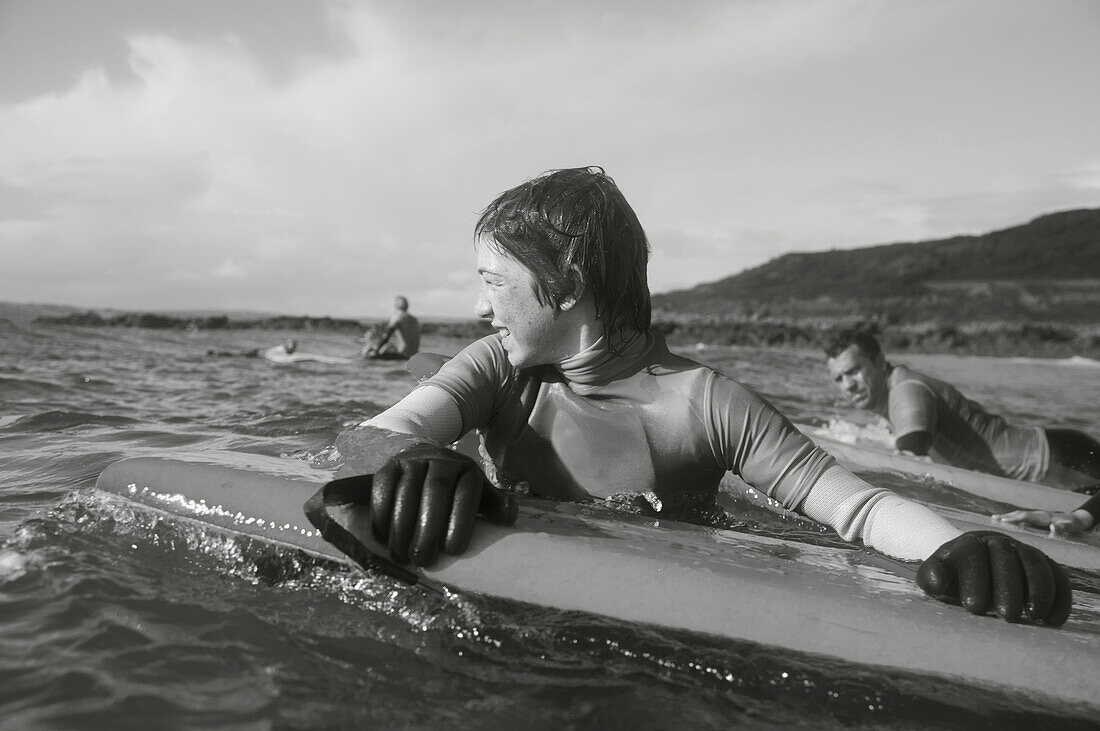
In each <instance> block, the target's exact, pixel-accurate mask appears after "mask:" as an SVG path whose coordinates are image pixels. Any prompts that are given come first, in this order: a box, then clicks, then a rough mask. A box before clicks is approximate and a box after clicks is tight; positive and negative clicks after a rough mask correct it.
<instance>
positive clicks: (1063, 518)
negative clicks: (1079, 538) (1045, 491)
mask: <svg viewBox="0 0 1100 731" xmlns="http://www.w3.org/2000/svg"><path fill="white" fill-rule="evenodd" d="M1091 519H1092V516H1091V515H1089V514H1088V513H1086V512H1085V511H1083V510H1077V511H1074V512H1072V513H1052V512H1050V511H1049V510H1013V511H1012V512H1011V513H999V514H997V515H994V516H993V520H999V521H1001V522H1002V523H1011V524H1012V525H1029V526H1031V527H1032V528H1048V529H1049V530H1050V534H1051V535H1052V536H1054V535H1064V536H1075V535H1078V534H1080V533H1083V532H1084V531H1086V530H1088V529H1089V528H1091V527H1092V520H1091Z"/></svg>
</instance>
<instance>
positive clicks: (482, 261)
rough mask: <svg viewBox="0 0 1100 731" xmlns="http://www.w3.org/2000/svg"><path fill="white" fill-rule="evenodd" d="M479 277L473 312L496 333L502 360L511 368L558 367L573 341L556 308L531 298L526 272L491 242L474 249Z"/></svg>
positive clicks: (532, 286)
mask: <svg viewBox="0 0 1100 731" xmlns="http://www.w3.org/2000/svg"><path fill="white" fill-rule="evenodd" d="M477 271H478V274H480V275H481V289H480V291H479V292H478V298H477V305H476V307H475V312H476V314H477V316H478V317H481V318H484V319H486V320H489V323H490V324H491V325H492V326H493V327H494V328H496V330H497V332H499V333H500V336H501V343H502V344H503V345H504V350H505V352H507V354H508V361H509V362H510V363H511V364H512V366H513V367H515V368H530V367H532V366H538V365H547V364H551V363H559V362H561V361H562V360H564V359H565V358H568V357H569V356H571V355H573V354H574V353H573V352H572V349H571V347H570V345H569V344H570V343H571V342H575V340H576V338H575V337H571V336H572V335H573V334H572V333H571V328H570V326H568V325H567V324H566V323H565V322H564V321H563V318H560V317H559V315H560V314H561V313H560V312H559V311H558V309H557V308H556V307H554V306H553V305H550V304H541V303H540V302H539V301H538V299H537V298H536V297H535V281H534V277H533V275H532V274H531V270H529V269H528V268H527V267H525V266H523V265H522V264H520V263H519V262H518V261H517V260H516V259H514V258H513V257H512V256H510V255H508V254H506V253H504V252H503V251H501V250H500V249H499V248H498V247H497V246H496V244H494V243H493V241H491V240H486V239H482V240H481V241H479V242H478V246H477Z"/></svg>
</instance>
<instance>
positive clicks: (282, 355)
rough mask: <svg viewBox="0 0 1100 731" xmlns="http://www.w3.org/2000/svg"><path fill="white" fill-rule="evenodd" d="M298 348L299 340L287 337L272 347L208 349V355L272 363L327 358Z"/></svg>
mask: <svg viewBox="0 0 1100 731" xmlns="http://www.w3.org/2000/svg"><path fill="white" fill-rule="evenodd" d="M297 350H298V341H297V340H295V339H294V338H287V339H286V340H284V341H283V342H281V343H279V344H278V345H275V346H272V347H270V348H264V349H261V348H253V349H252V350H208V351H206V354H207V355H208V356H217V357H223V358H224V357H230V358H264V359H266V360H270V361H271V362H272V363H295V362H299V361H307V360H317V359H322V358H326V357H327V356H314V355H308V354H305V353H295V351H297ZM338 360H340V361H341V362H345V363H346V362H347V358H340V359H338Z"/></svg>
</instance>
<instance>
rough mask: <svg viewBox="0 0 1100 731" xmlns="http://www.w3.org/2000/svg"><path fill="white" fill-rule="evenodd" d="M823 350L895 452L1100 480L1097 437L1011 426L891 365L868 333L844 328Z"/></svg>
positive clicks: (1021, 473)
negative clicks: (881, 420) (885, 427)
mask: <svg viewBox="0 0 1100 731" xmlns="http://www.w3.org/2000/svg"><path fill="white" fill-rule="evenodd" d="M825 355H826V356H828V367H829V374H830V375H831V376H832V378H833V382H834V383H836V385H837V388H839V389H840V390H841V392H842V393H843V394H844V395H845V396H846V397H847V398H848V400H849V401H851V402H852V403H853V404H854V405H855V406H858V407H859V408H861V409H866V410H867V411H870V412H872V413H875V414H878V415H879V416H883V417H886V419H887V420H888V421H889V422H890V429H891V431H892V432H893V434H894V440H895V442H894V444H895V446H896V447H897V449H898V450H900V451H903V452H910V453H912V454H915V455H920V456H924V455H928V456H930V457H932V459H933V460H935V461H936V462H942V463H944V464H949V465H954V466H956V467H962V468H965V469H969V470H975V471H978V472H985V473H987V474H992V475H998V476H1000V477H1009V478H1012V479H1015V480H1026V481H1028V482H1038V483H1041V484H1044V485H1049V486H1051V487H1060V488H1067V489H1081V488H1087V487H1088V486H1092V485H1096V483H1098V482H1100V443H1098V442H1097V441H1096V440H1095V439H1093V438H1092V437H1090V436H1088V435H1087V434H1084V433H1082V432H1079V431H1077V430H1075V429H1060V428H1050V427H1039V426H1034V427H1017V426H1012V425H1011V424H1009V423H1008V422H1006V421H1005V420H1004V419H1003V418H1002V417H1000V416H997V415H996V414H990V413H989V412H988V411H986V410H985V409H984V408H982V407H981V405H979V404H977V403H975V402H973V401H971V400H970V399H968V398H966V397H965V396H963V395H962V394H961V393H959V391H958V389H956V388H955V387H954V386H951V385H950V384H947V383H944V382H943V381H939V380H937V379H935V378H931V377H929V376H926V375H924V374H923V373H918V372H916V371H914V370H912V369H911V368H908V367H906V366H903V365H898V366H894V365H891V364H890V363H889V362H888V361H887V360H886V357H885V356H884V355H883V353H882V349H881V347H880V346H879V344H878V341H877V340H875V339H874V338H873V337H871V336H870V335H868V334H867V333H862V332H847V333H843V334H841V335H840V336H839V337H837V338H836V339H834V341H833V342H832V343H830V344H829V345H828V347H826V348H825Z"/></svg>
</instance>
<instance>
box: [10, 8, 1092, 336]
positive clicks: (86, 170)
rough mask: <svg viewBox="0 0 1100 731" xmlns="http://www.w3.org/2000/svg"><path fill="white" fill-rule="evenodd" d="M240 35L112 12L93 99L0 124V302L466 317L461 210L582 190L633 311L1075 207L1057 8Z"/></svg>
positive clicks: (50, 105)
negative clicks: (594, 182)
mask: <svg viewBox="0 0 1100 731" xmlns="http://www.w3.org/2000/svg"><path fill="white" fill-rule="evenodd" d="M246 5H247V6H248V7H252V6H250V5H248V4H247V3H228V4H227V5H226V10H225V12H224V15H219V14H218V13H213V14H204V13H197V12H196V14H195V18H194V19H193V24H192V25H186V24H183V23H182V22H181V21H180V19H179V18H178V17H174V16H172V15H171V14H170V13H169V11H168V10H162V11H160V12H163V13H165V15H164V16H163V17H162V18H160V20H159V22H158V18H157V16H156V15H155V14H154V13H155V9H151V6H147V5H144V4H136V5H135V6H134V8H140V10H137V9H131V12H133V13H135V14H136V15H135V16H134V17H133V18H130V17H120V18H119V19H117V21H116V26H117V27H116V28H114V29H113V32H112V34H111V35H110V37H111V39H112V41H115V40H116V39H118V42H121V43H123V44H124V47H123V49H122V50H123V51H124V52H120V53H119V56H120V57H121V58H125V59H126V64H127V66H126V68H125V72H124V73H121V72H119V71H118V70H117V69H116V68H115V67H114V66H112V65H111V64H110V63H108V62H107V61H103V62H101V63H100V62H97V63H92V64H90V65H87V66H86V67H85V68H84V69H83V71H82V73H81V74H80V75H79V76H78V77H77V81H76V82H75V83H73V84H71V85H69V86H68V87H67V88H62V89H59V90H49V91H44V92H42V93H39V94H37V95H33V96H30V97H26V98H25V99H24V101H21V102H19V103H8V104H3V103H2V102H0V235H3V237H4V238H3V241H2V245H3V246H4V248H5V252H4V253H5V255H6V257H7V261H6V267H5V271H4V272H0V289H3V291H5V293H7V292H11V293H12V294H10V295H7V296H12V297H16V298H22V297H29V298H32V299H36V300H41V299H43V298H46V299H55V300H59V301H72V296H74V295H73V294H72V293H75V292H78V293H79V294H80V296H82V297H88V298H89V299H91V298H99V299H100V300H102V301H97V302H96V303H95V304H104V305H107V304H113V305H116V306H133V307H148V306H151V305H152V304H157V303H164V302H169V301H171V302H172V303H173V306H181V307H185V306H189V302H190V303H193V302H192V301H199V302H201V303H202V304H204V306H205V305H208V304H209V303H212V302H213V303H219V304H220V303H222V302H224V303H225V306H227V307H228V306H233V307H235V308H239V307H248V306H254V307H256V308H260V309H286V308H291V307H294V308H306V309H309V310H311V311H314V312H328V313H331V314H345V315H353V314H361V313H369V312H372V311H375V310H380V311H382V312H386V311H388V309H389V302H390V298H391V297H392V294H393V293H394V291H395V290H400V291H402V292H404V293H405V294H406V295H408V296H409V297H410V299H411V300H413V301H414V302H421V303H423V304H422V305H418V306H419V307H420V308H421V309H420V311H421V312H425V311H431V310H429V309H426V308H436V307H438V308H439V309H438V310H437V311H438V312H452V311H462V312H465V311H467V310H468V309H469V307H470V305H469V301H470V299H471V296H472V293H471V290H470V289H469V285H470V284H471V282H472V279H471V277H470V276H468V273H469V272H471V271H472V261H473V254H472V246H471V242H470V236H471V232H472V228H473V224H474V221H475V220H476V217H477V212H478V211H479V210H480V208H481V207H482V206H484V205H485V204H486V203H487V202H488V201H489V200H491V199H492V198H493V197H494V196H495V195H496V194H497V193H499V192H500V191H501V190H503V189H505V188H506V187H510V186H512V185H514V184H516V183H518V182H520V181H521V180H523V179H524V178H527V177H530V176H531V175H533V174H536V173H538V172H540V171H542V170H545V169H549V168H555V167H563V166H570V165H581V164H590V163H595V164H602V165H604V166H606V167H607V169H608V171H609V172H610V173H611V174H612V175H613V176H614V177H615V178H616V180H617V181H618V182H619V184H620V185H621V186H622V188H623V190H624V192H625V193H626V195H627V197H628V199H629V200H630V201H631V202H632V204H633V205H634V207H635V208H636V210H637V211H638V213H639V215H640V217H641V219H642V222H643V225H645V227H646V229H647V231H649V232H650V235H651V239H652V241H653V246H654V259H653V262H654V269H653V272H652V274H651V281H652V282H653V285H654V288H655V289H661V288H665V287H670V286H686V285H688V284H692V283H695V282H698V281H702V280H706V279H712V278H718V277H720V276H724V275H726V274H732V273H734V272H736V271H738V270H740V269H742V268H745V267H747V266H753V265H756V264H759V263H762V261H764V260H765V259H767V258H770V257H771V256H774V255H777V254H779V253H783V252H784V251H789V250H798V249H802V250H806V249H820V248H828V247H838V246H852V245H865V244H870V243H876V242H880V241H891V240H911V239H915V238H920V237H922V236H924V235H927V234H932V235H939V234H942V233H946V232H945V231H944V230H943V229H944V227H945V226H948V225H951V226H956V225H957V226H961V227H965V228H968V229H972V228H973V227H975V226H977V227H980V226H983V225H985V224H987V223H989V222H992V221H994V220H996V221H998V222H1000V221H1001V219H1002V218H1003V217H1004V216H1005V215H1006V212H1008V213H1011V215H1015V216H1017V217H1018V218H1019V219H1024V218H1027V217H1029V216H1031V215H1033V214H1034V213H1038V212H1041V209H1036V208H1035V206H1049V207H1051V208H1057V207H1060V206H1062V205H1063V204H1067V203H1072V204H1073V205H1078V204H1079V202H1081V201H1086V200H1087V197H1088V195H1091V194H1092V192H1094V191H1095V190H1096V188H1097V187H1100V184H1098V183H1097V182H1096V181H1097V180H1098V179H1100V178H1098V177H1097V176H1098V173H1097V169H1100V168H1097V167H1096V165H1095V164H1094V165H1093V166H1091V167H1090V166H1088V165H1085V166H1082V164H1081V160H1097V159H1100V150H1098V149H1097V142H1096V137H1095V134H1094V132H1093V131H1092V130H1091V128H1089V123H1088V120H1091V119H1094V118H1095V116H1097V114H1100V102H1097V101H1096V100H1095V99H1093V98H1090V97H1088V96H1087V95H1082V94H1081V89H1082V88H1084V86H1083V85H1082V83H1081V81H1082V80H1083V79H1084V77H1086V76H1087V73H1085V72H1084V71H1081V69H1088V68H1094V67H1095V63H1093V62H1100V56H1098V53H1097V51H1096V50H1095V44H1090V43H1087V42H1086V41H1087V40H1088V38H1089V37H1090V29H1089V27H1088V25H1087V23H1081V22H1075V19H1077V17H1078V16H1076V15H1075V14H1074V13H1073V12H1072V11H1073V8H1075V7H1076V6H1072V5H1069V4H1064V5H1063V4H1054V5H1053V6H1051V7H1046V6H1044V7H1043V8H1039V9H1028V6H1027V5H1026V4H1025V5H1017V4H1013V3H1007V4H1006V3H993V4H987V3H973V4H967V5H966V6H965V7H963V6H958V5H957V4H950V3H938V4H926V3H913V4H889V5H886V4H882V3H878V2H871V1H870V0H836V1H835V2H816V1H811V0H783V1H780V2H773V1H769V2H762V1H749V2H738V3H726V2H702V1H700V2H690V3H676V4H672V3H670V4H647V5H646V7H644V8H642V9H640V8H639V6H638V4H637V3H634V2H608V3H599V4H593V3H588V2H579V1H572V2H562V1H560V0H554V1H550V0H545V1H536V2H533V3H511V2H503V1H500V2H498V1H497V0H492V1H490V2H478V3H446V2H441V3H436V4H428V5H425V4H422V3H392V4H390V3H365V2H347V3H343V2H336V3H330V4H327V5H317V6H312V7H311V9H310V10H308V11H307V10H303V9H302V7H301V6H297V5H295V6H294V7H293V8H292V7H291V6H290V5H287V7H283V6H282V5H275V6H271V7H269V8H268V9H267V12H266V13H264V14H260V13H257V12H245V10H244V9H242V8H245V7H246ZM204 7H205V6H204ZM210 7H214V6H210ZM265 7H266V6H265ZM172 12H173V13H175V12H177V11H172ZM179 12H183V11H179ZM307 12H308V13H313V14H314V15H313V16H310V18H309V19H308V20H307V18H306V17H305V16H304V15H303V14H304V13H307ZM141 13H145V14H147V15H140V14H141ZM281 13H290V15H286V16H284V15H281ZM199 16H202V17H201V18H200V17H199ZM322 18H323V20H322ZM139 19H140V21H141V22H138V20H139ZM200 22H201V23H202V25H201V26H199V25H194V24H197V23H200ZM322 22H325V23H327V24H328V25H327V26H326V27H322V30H317V27H318V26H320V24H321V23H322ZM259 23H263V26H262V28H263V32H259V31H258V30H257V29H258V28H260V26H259V25H257V24H259ZM298 26H303V27H305V26H308V27H310V28H312V30H311V31H310V34H309V35H310V38H311V39H312V41H311V43H313V44H314V45H313V46H311V47H310V48H309V49H308V50H306V49H305V48H304V47H303V46H302V45H301V44H300V43H298V41H297V34H296V32H295V28H296V27H298ZM180 27H187V28H189V29H190V30H189V31H188V32H183V31H180V30H179V28H180ZM199 27H201V32H200V31H198V30H195V28H199ZM134 28H142V29H143V30H141V31H140V32H137V31H135V30H133V29H134ZM975 28H981V29H982V30H981V32H977V31H975V30H974V29H975ZM1025 31H1027V32H1025ZM101 35H103V34H102V33H101ZM318 39H324V40H325V43H327V44H328V45H327V46H326V47H325V48H326V49H331V50H320V49H321V46H319V45H317V44H318V43H319V41H318ZM1052 39H1056V41H1057V43H1055V42H1054V40H1052ZM1048 46H1049V50H1048ZM1006 49H1008V50H1011V49H1017V50H1016V52H1014V53H1008V52H1007V50H1006ZM3 98H5V97H4V95H2V94H0V100H2V99H3ZM1067 99H1072V100H1073V102H1074V104H1076V105H1078V106H1079V108H1080V109H1079V113H1078V114H1075V115H1066V114H1065V112H1064V110H1065V109H1066V108H1069V107H1068V106H1067V104H1066V103H1065V100H1067ZM1077 118H1080V119H1081V120H1085V121H1077ZM1067 171H1068V172H1067ZM1029 190H1030V191H1031V193H1027V192H1026V191H1029ZM1073 190H1076V191H1077V192H1072V191H1073ZM1022 191H1023V192H1022ZM1067 191H1071V192H1067ZM986 199H988V200H989V201H993V200H994V199H995V200H996V201H998V202H988V203H982V204H981V205H978V206H975V208H974V209H973V210H972V211H971V212H970V213H967V210H966V205H965V202H966V201H979V200H986ZM1013 209H1015V210H1013ZM245 270H246V272H247V276H227V275H239V274H241V273H242V271H245ZM8 272H20V274H19V275H18V276H16V275H14V274H8ZM82 276H83V277H84V278H85V279H84V280H81V279H80V278H81V277H82ZM81 281H82V283H80V282H81ZM89 303H91V302H89Z"/></svg>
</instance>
